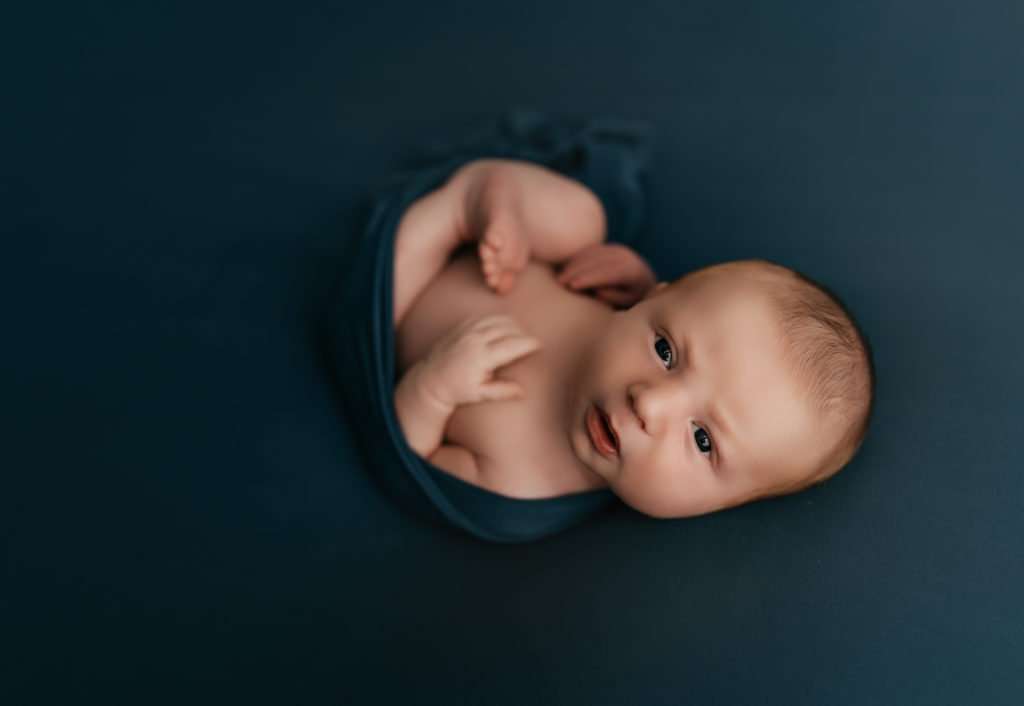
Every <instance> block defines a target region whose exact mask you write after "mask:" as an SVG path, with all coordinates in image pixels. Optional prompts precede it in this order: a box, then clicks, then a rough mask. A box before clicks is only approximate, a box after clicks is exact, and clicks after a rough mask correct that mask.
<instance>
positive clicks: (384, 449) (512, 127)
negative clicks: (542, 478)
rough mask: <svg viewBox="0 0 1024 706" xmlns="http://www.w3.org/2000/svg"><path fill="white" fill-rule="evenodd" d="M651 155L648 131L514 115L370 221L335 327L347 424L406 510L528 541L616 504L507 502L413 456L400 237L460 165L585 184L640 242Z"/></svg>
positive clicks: (424, 155) (453, 148) (414, 172)
mask: <svg viewBox="0 0 1024 706" xmlns="http://www.w3.org/2000/svg"><path fill="white" fill-rule="evenodd" d="M648 145H649V131H648V129H647V128H646V127H645V126H644V125H642V124H636V123H623V122H619V121H613V120H599V119H595V120H575V121H574V120H566V119H553V118H550V117H548V116H544V115H541V114H537V113H530V112H515V113H510V114H508V115H505V116H502V117H501V118H499V119H498V120H496V121H495V122H494V123H493V124H491V125H488V126H486V128H485V129H483V130H481V131H479V132H478V133H476V134H475V135H473V136H471V137H470V138H468V139H467V140H465V141H463V142H460V143H458V144H455V145H441V146H434V147H431V148H428V149H426V150H423V151H421V152H420V153H419V154H418V155H416V156H415V157H413V158H412V159H410V160H409V162H408V164H406V165H405V166H404V168H403V170H402V171H399V172H396V173H395V175H394V177H393V178H392V179H391V180H389V182H388V184H387V185H386V186H385V188H383V189H382V191H381V193H379V194H377V195H375V196H374V197H373V203H372V205H371V208H370V216H369V219H368V222H367V224H366V226H365V228H364V229H363V231H362V232H361V233H360V234H359V239H358V242H356V243H353V244H352V248H353V249H352V251H351V257H350V259H349V262H350V263H351V266H350V269H348V270H347V271H345V272H343V273H342V275H341V278H340V279H339V281H338V283H337V286H336V288H335V291H334V293H333V295H332V299H331V302H330V305H329V307H328V318H327V321H326V326H327V327H328V338H329V340H330V345H331V348H332V361H333V363H334V364H335V366H336V370H335V372H336V381H337V384H339V385H341V387H342V389H341V397H342V399H343V400H344V401H345V407H346V410H347V419H346V421H347V422H348V423H350V424H352V425H353V427H354V432H355V434H354V436H355V438H356V442H357V444H358V445H359V447H360V452H361V454H362V455H363V458H364V462H365V464H366V470H367V471H368V472H369V473H370V474H371V475H372V476H373V478H374V480H375V481H377V482H378V483H379V484H380V485H381V487H382V489H384V491H385V492H386V493H387V494H388V495H389V496H390V497H392V498H393V499H395V500H396V501H397V502H399V503H400V504H401V505H402V506H403V507H405V508H406V509H407V510H410V511H412V512H414V513H416V514H418V515H420V516H421V517H425V518H427V519H430V520H432V521H440V522H442V523H450V524H452V525H454V526H455V527H457V528H460V529H462V530H465V531H467V532H469V533H471V534H473V535H474V536H476V537H478V538H480V539H483V540H488V541H494V542H523V541H530V540H535V539H539V538H542V537H545V536H548V535H551V534H553V533H556V532H559V531H561V530H564V529H566V528H567V527H571V526H573V525H575V524H578V523H579V522H582V521H583V520H585V519H586V518H588V517H590V516H592V515H594V514H595V513H597V512H599V511H601V510H602V509H604V508H607V507H608V506H609V505H611V504H612V503H614V502H617V499H616V497H615V495H614V494H613V493H611V491H609V490H607V489H599V490H594V491H587V492H582V493H574V494H570V495H564V496H559V497H553V498H544V499H539V500H523V499H516V498H510V497H507V496H503V495H499V494H496V493H493V492H490V491H487V490H484V489H483V488H478V487H476V486H474V485H471V484H469V483H465V482H464V481H462V480H460V479H458V478H455V477H454V476H451V475H449V474H447V473H445V472H444V471H442V470H440V469H438V468H437V467H435V466H433V465H432V464H431V463H429V462H427V461H425V460H423V459H421V458H419V457H418V456H417V455H416V454H415V453H414V452H413V451H412V449H411V448H409V446H408V444H407V443H406V441H405V437H404V436H403V434H402V430H401V428H400V427H399V424H398V419H397V417H396V415H395V410H394V387H395V384H396V371H395V335H394V334H395V332H394V327H393V326H392V325H391V322H392V315H393V308H392V295H393V286H392V277H393V264H394V257H393V251H394V238H395V233H396V230H397V227H398V221H399V219H400V217H401V215H402V213H403V212H404V211H405V209H406V208H407V207H408V206H409V205H410V204H411V203H412V202H413V201H415V200H416V199H418V198H419V197H421V196H423V195H425V194H427V193H429V192H430V191H432V190H434V189H436V188H438V187H440V186H441V185H442V184H443V183H444V182H445V181H446V180H447V178H448V177H449V176H450V175H451V174H452V173H453V172H454V171H455V170H456V169H457V168H458V167H459V166H461V165H462V164H464V163H466V162H468V161H471V160H473V159H478V158H482V157H505V158H511V159H523V160H529V161H533V162H536V163H539V164H543V165H545V166H547V167H550V168H552V169H554V170H556V171H559V172H561V173H563V174H566V175H567V176H570V177H572V178H574V179H578V180H579V181H581V182H582V183H584V184H586V185H587V186H588V187H589V188H590V189H592V190H593V191H594V192H595V193H596V194H597V195H598V197H599V198H600V199H601V201H602V203H603V204H604V207H605V211H606V215H607V221H608V240H609V241H615V242H621V243H631V242H632V241H633V240H634V239H635V238H636V236H637V234H638V232H639V231H640V228H641V227H642V223H643V218H644V210H645V203H644V189H643V185H642V179H643V177H644V170H645V168H646V164H647V161H648V154H649V150H648Z"/></svg>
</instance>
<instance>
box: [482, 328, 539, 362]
mask: <svg viewBox="0 0 1024 706" xmlns="http://www.w3.org/2000/svg"><path fill="white" fill-rule="evenodd" d="M540 348H541V342H540V340H538V339H536V338H532V337H530V336H508V337H506V338H502V339H499V340H497V341H493V342H492V343H491V344H490V345H488V346H487V357H488V361H487V362H488V367H490V369H491V370H495V369H497V368H500V367H501V366H503V365H507V364H509V363H511V362H512V361H513V360H516V359H517V358H522V357H524V356H527V355H529V354H531V353H534V352H535V351H537V350H539V349H540Z"/></svg>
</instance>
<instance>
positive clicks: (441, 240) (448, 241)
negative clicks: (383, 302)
mask: <svg viewBox="0 0 1024 706" xmlns="http://www.w3.org/2000/svg"><path fill="white" fill-rule="evenodd" d="M459 187H460V185H459V184H456V183H454V182H452V181H449V182H448V183H447V184H445V185H444V186H442V187H441V188H440V189H437V190H435V191H432V192H430V193H429V194H427V195H426V196H423V197H421V198H419V199H417V200H416V201H414V202H413V203H412V204H411V205H410V206H409V208H408V209H406V211H405V213H404V214H403V215H402V219H401V220H400V221H399V223H398V233H397V234H396V235H395V264H394V268H395V269H394V273H393V280H394V297H393V306H394V325H395V328H398V325H399V324H400V323H401V321H402V319H403V318H405V315H406V313H408V311H409V308H410V307H411V306H412V303H413V302H414V301H416V297H418V296H419V295H420V292H422V291H423V290H424V289H425V288H426V286H427V285H428V284H429V283H430V282H431V280H433V279H434V278H435V277H436V276H437V275H438V274H439V273H440V272H441V270H442V269H444V266H445V264H446V263H447V262H448V258H449V257H450V256H451V254H452V252H453V251H454V250H455V249H456V248H458V246H459V244H460V241H459V230H458V229H459V223H460V219H461V214H460V213H459V209H460V208H461V207H462V200H463V197H462V195H461V194H460V193H459Z"/></svg>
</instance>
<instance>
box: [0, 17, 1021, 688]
mask: <svg viewBox="0 0 1024 706" xmlns="http://www.w3.org/2000/svg"><path fill="white" fill-rule="evenodd" d="M4 14H5V15H7V16H6V17H5V18H4V19H3V21H2V22H0V26H2V27H3V29H2V30H0V33H2V34H3V41H2V42H0V59H2V61H0V65H2V66H3V69H2V70H3V72H4V81H3V86H4V98H3V109H2V111H0V113H2V115H0V121H2V122H3V131H2V135H3V138H2V139H3V143H4V144H3V149H2V154H0V164H2V166H0V169H2V182H0V184H2V191H0V194H2V199H3V203H2V204H0V219H2V220H0V224H2V229H3V241H4V243H5V245H6V246H7V249H6V251H5V255H4V257H3V258H2V261H3V263H4V270H3V276H2V278H0V281H2V290H0V291H2V293H3V301H4V304H5V306H4V312H5V317H4V318H5V321H4V330H5V331H6V333H7V335H6V336H5V337H4V339H5V340H4V344H3V348H2V350H3V361H4V363H3V368H2V370H3V373H4V375H3V377H4V381H3V393H2V394H3V400H4V403H5V404H4V406H5V410H6V412H7V416H8V418H9V420H10V421H9V422H8V423H6V424H5V425H4V428H5V432H6V433H5V434H4V448H5V453H4V454H3V458H4V459H5V460H4V461H3V463H2V471H0V483H2V486H0V543H2V544H0V546H2V549H3V564H2V566H3V576H2V582H0V611H2V613H0V618H2V621H3V623H2V630H0V634H2V635H3V637H2V645H3V648H4V651H5V652H6V653H7V656H6V657H5V658H4V659H3V660H2V661H0V701H3V702H5V703H11V704H14V703H18V704H20V703H47V702H56V701H61V702H63V703H67V702H69V701H71V700H72V699H74V700H82V699H88V700H95V699H97V698H99V697H102V698H103V699H104V700H105V701H108V702H124V703H152V702H159V701H167V702H172V701H174V702H179V700H180V699H185V698H187V699H188V700H189V701H199V702H207V701H213V700H215V699H217V698H218V697H220V698H221V699H223V700H227V701H229V702H232V701H237V700H240V699H241V698H249V699H255V700H257V701H267V702H275V703H357V704H362V703H487V704H506V703H507V704H522V703H580V704H583V703H585V704H624V703H637V704H678V703H708V704H710V703H722V704H732V703H744V704H754V703H766V704H767V703H787V704H880V703H886V704H888V703H892V704H897V703H898V704H963V703H968V702H969V703H980V704H1006V705H1010V704H1014V705H1015V704H1019V703H1021V702H1022V701H1024V676H1022V674H1024V618H1022V614H1021V610H1020V605H1019V596H1020V595H1021V592H1022V589H1024V551H1022V548H1021V536H1022V530H1024V512H1022V510H1024V480H1022V474H1021V468H1022V465H1024V464H1022V463H1021V455H1020V452H1019V448H1020V420H1021V415H1020V410H1019V406H1020V403H1021V401H1022V400H1024V375H1022V373H1021V365H1020V361H1021V359H1022V358H1021V354H1022V353H1024V346H1022V333H1021V331H1022V327H1021V323H1022V320H1021V314H1020V302H1021V301H1022V294H1024V291H1022V290H1024V288H1022V286H1021V284H1020V277H1019V274H1020V273H1019V270H1020V259H1021V255H1022V253H1024V247H1022V245H1021V234H1022V232H1024V206H1022V203H1021V199H1020V190H1021V184H1022V183H1024V169H1022V166H1021V165H1022V164H1024V146H1022V138H1021V130H1020V125H1021V124H1024V87H1022V83H1021V78H1020V77H1021V76H1022V75H1024V50H1022V48H1021V47H1022V43H1021V37H1022V36H1024V12H1022V10H1021V5H1020V3H1019V2H1011V1H1006V2H987V3H981V4H970V5H968V4H965V3H952V2H944V1H939V2H901V3H894V2H890V1H888V0H870V1H868V2H863V3H856V4H855V3H848V2H787V3H768V4H766V3H743V2H720V1H715V2H711V1H707V2H680V3H661V2H649V1H643V0H640V1H638V2H634V3H630V4H628V5H627V4H623V3H593V2H576V1H572V2H565V3H557V4H555V5H551V4H550V3H540V2H519V3H515V4H487V3H463V4H458V3H452V2H441V3H411V2H408V3H400V2H383V3H376V4H372V5H371V4H354V3H347V4H340V5H339V4H329V3H319V4H318V3H313V2H304V1H303V0H298V1H297V2H292V3H287V4H286V3H281V4H280V5H279V6H277V7H274V6H272V5H269V4H265V3H258V2H257V3H252V2H249V3H240V2H235V3H221V4H217V5H216V6H208V5H196V6H185V5H182V4H178V3H139V4H132V5H129V4H127V3H121V4H116V3H103V4H102V5H97V4H94V3H93V4H90V3H54V4H50V5H47V6H42V5H38V4H37V5H33V6H31V9H25V8H22V9H20V10H18V11H17V12H12V11H11V10H6V11H5V13H4ZM512 108H527V109H536V110H542V111H547V112H552V113H558V114H568V115H575V116H580V117H587V116H615V117H621V118H624V119H632V120H640V121H646V122H647V123H649V124H650V125H651V126H652V127H653V129H654V147H655V148H654V152H653V155H652V162H651V169H650V175H651V184H650V190H651V192H650V209H649V219H648V225H647V228H646V230H645V232H644V233H643V234H642V236H641V238H640V239H639V240H638V243H637V248H638V249H639V250H640V251H641V252H643V253H644V254H645V255H647V256H648V257H649V259H651V261H652V262H653V263H655V266H656V268H657V269H658V270H659V274H660V275H662V276H663V277H668V276H674V275H677V274H680V273H682V272H684V271H686V270H688V269H691V268H694V267H699V266H703V265H706V264H710V263H712V262H719V261H723V260H729V259H736V258H744V257H763V258H767V259H770V260H773V261H777V262H781V263H784V264H787V265H789V266H791V267H795V268H797V269H799V270H801V271H804V272H806V273H807V274H809V275H811V276H813V277H815V278H817V279H819V280H821V281H822V282H824V283H826V284H828V285H829V286H830V287H831V288H832V289H834V290H835V291H836V292H837V293H838V294H839V295H840V296H841V297H842V298H843V299H844V301H846V303H847V304H848V305H849V306H850V307H851V309H852V310H853V311H854V313H855V315H856V316H857V317H858V319H859V321H860V322H861V323H862V325H863V326H864V328H865V330H866V331H867V333H868V335H869V337H870V339H871V341H872V344H873V346H874V350H875V355H876V364H877V369H878V385H879V387H878V397H877V410H876V417H875V420H874V423H873V425H872V429H871V431H870V434H869V439H868V441H867V443H866V445H865V447H864V449H863V450H862V452H861V454H860V456H858V458H857V459H856V461H855V462H854V463H853V464H852V465H851V466H850V467H849V468H847V469H846V470H845V471H844V472H843V473H842V474H840V475H839V476H837V477H836V478H834V479H833V480H832V481H830V482H828V483H826V484H825V485H824V486H822V487H820V488H815V489H813V490H811V491H808V492H805V493H802V494H799V495H795V496H790V497H786V498H780V499H776V500H771V501H766V502H762V503H757V504H754V505H749V506H746V507H742V508H737V509H735V510H730V511H727V512H723V513H718V514H714V515H710V516H706V517H700V518H693V519H689V520H679V521H668V522H666V521H658V520H653V519H650V518H645V517H643V516H640V515H638V514H636V513H634V512H632V511H630V510H628V509H627V508H625V507H623V508H621V509H620V510H619V511H616V512H613V513H611V514H610V515H609V516H607V517H604V518H602V519H601V520H600V521H597V522H593V523H587V524H585V525H582V526H580V527H577V528H574V529H573V530H571V531H568V532H566V533H564V534H561V535H558V536H555V537H553V538H550V539H548V540H545V541H543V542H539V543H532V544H524V545H512V546H501V545H492V544H485V543H481V542H478V541H476V540H474V539H473V538H471V537H469V536H467V535H464V534H462V533H459V532H456V531H451V530H445V529H442V528H438V527H435V526H431V525H428V524H424V523H422V522H419V521H418V520H416V519H415V518H411V517H409V516H408V515H407V514H405V513H403V512H402V511H401V510H400V509H399V508H397V507H395V506H394V505H393V504H392V503H390V502H388V501H387V500H386V499H385V498H384V497H382V496H381V494H380V493H379V492H378V490H377V488H376V487H375V486H374V484H373V482H372V481H371V480H370V478H369V477H368V474H367V473H366V471H367V469H366V468H365V466H364V465H361V464H360V463H358V462H357V460H356V456H355V452H354V448H355V447H354V442H353V439H352V438H351V435H350V428H349V425H348V423H347V422H346V419H345V415H344V412H343V406H342V404H341V400H340V395H342V394H344V391H343V390H342V389H339V387H338V386H337V385H335V384H334V381H335V378H334V377H333V374H332V370H331V360H330V358H329V356H328V354H327V352H326V346H325V343H324V336H323V331H322V327H321V326H320V322H321V316H322V314H323V312H324V311H325V307H326V306H327V304H328V302H327V297H328V295H329V293H330V291H331V289H332V286H333V285H334V281H335V278H336V277H337V276H338V273H339V272H341V271H342V270H343V268H344V266H345V264H346V263H347V247H348V245H349V244H350V243H351V241H352V238H353V237H354V233H355V232H356V230H357V228H358V227H359V225H360V224H361V223H362V218H363V217H364V215H365V214H364V213H363V210H362V205H363V204H365V202H366V199H367V197H368V196H369V195H371V194H373V193H374V191H375V189H377V188H378V187H379V186H380V185H382V184H383V183H385V182H386V181H387V179H388V177H389V175H390V174H391V173H392V172H393V170H394V169H395V168H396V167H397V166H398V165H399V163H400V161H401V158H402V157H403V155H405V154H407V153H408V152H409V151H410V150H411V149H414V148H416V147H419V146H422V145H426V144H429V143H431V142H433V141H439V142H447V141H451V140H453V139H456V138H457V137H458V136H460V135H462V134H465V133H467V132H468V131H470V130H472V129H474V128H475V127H476V126H478V125H480V124H482V123H484V122H486V121H488V120H492V119H493V118H494V117H495V116H496V115H498V114H501V113H504V112H505V111H507V110H509V109H512Z"/></svg>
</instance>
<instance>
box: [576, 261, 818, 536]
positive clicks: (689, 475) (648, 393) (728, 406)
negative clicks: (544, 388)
mask: <svg viewBox="0 0 1024 706" xmlns="http://www.w3.org/2000/svg"><path fill="white" fill-rule="evenodd" d="M776 322H777V318H776V314H775V313H774V310H773V309H772V306H771V304H770V303H769V301H768V300H767V299H766V298H765V296H764V294H763V293H762V292H760V291H758V290H757V288H756V287H755V286H753V285H751V284H748V283H746V282H745V281H744V280H742V279H739V278H737V277H736V275H735V274H734V273H732V272H729V271H722V270H708V271H702V272H701V273H698V274H697V275H694V276H691V277H689V278H687V279H686V280H683V281H682V282H680V283H677V284H675V285H673V286H664V287H661V288H659V289H658V291H657V292H655V293H653V294H652V295H651V296H650V297H648V298H647V299H645V300H643V301H641V302H639V303H637V304H636V305H635V306H633V307H632V308H631V309H628V310H626V311H618V312H615V313H614V314H612V315H611V317H610V319H609V321H608V325H607V326H606V327H604V328H603V329H602V330H601V331H600V332H599V334H598V335H597V336H596V338H595V339H594V341H593V344H592V345H591V346H589V347H588V348H587V349H586V351H587V352H586V353H585V354H584V359H583V360H582V361H581V365H580V368H579V378H578V379H577V384H576V385H575V386H574V389H575V393H574V394H575V397H574V399H573V400H572V404H571V415H572V419H570V420H568V424H569V429H570V430H571V431H570V440H571V444H572V447H573V450H574V452H575V453H576V455H577V456H578V458H579V459H580V460H581V461H582V462H583V463H584V464H586V465H587V466H588V467H590V469H591V470H593V471H594V473H596V474H597V475H599V476H601V478H603V479H604V481H605V482H607V483H608V486H609V488H610V489H611V490H612V491H613V492H615V493H616V494H617V495H618V496H619V497H620V498H621V499H622V500H623V501H624V502H625V503H626V504H628V505H630V506H632V507H633V508H635V509H636V510H639V511H640V512H643V513H645V514H647V515H650V516H653V517H688V516H693V515H701V514H704V513H707V512H712V511H714V510H719V509H723V508H727V507H732V506H734V505H737V504H740V503H742V502H745V501H746V500H748V499H750V498H752V497H754V496H756V495H757V494H759V493H761V492H764V491H765V490H767V489H768V488H771V487H773V486H775V485H776V484H777V483H779V482H788V481H792V480H796V479H798V478H803V477H806V475H807V474H808V473H810V471H811V468H812V467H813V464H814V463H815V462H816V461H817V460H818V459H819V458H820V456H819V454H821V453H822V452H823V450H824V446H823V434H822V433H821V432H822V429H820V428H819V426H818V425H817V424H816V421H817V420H816V419H815V418H814V417H813V415H812V414H811V409H810V405H808V403H807V402H806V401H804V399H802V398H801V396H800V394H799V388H798V387H797V385H796V383H795V382H794V381H793V379H792V378H791V376H790V373H789V372H788V370H787V369H786V367H785V364H784V362H783V359H782V355H783V349H782V344H781V342H780V341H779V340H778V338H779V333H778V324H777V323H776ZM594 405H597V406H598V407H599V408H600V409H601V410H602V411H603V412H604V414H606V415H608V416H609V417H610V419H611V423H612V425H613V427H614V429H615V434H616V435H617V437H618V449H617V453H613V454H610V455H606V454H603V453H601V451H599V450H598V448H597V447H595V445H594V443H593V441H592V435H591V433H590V432H589V431H588V426H587V420H588V417H590V412H591V408H592V407H593V406H594Z"/></svg>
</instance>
